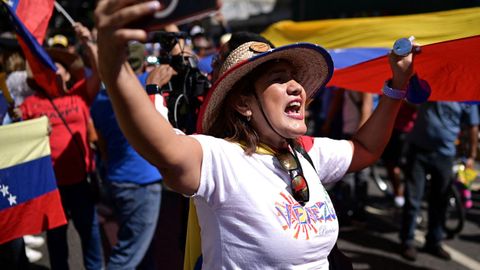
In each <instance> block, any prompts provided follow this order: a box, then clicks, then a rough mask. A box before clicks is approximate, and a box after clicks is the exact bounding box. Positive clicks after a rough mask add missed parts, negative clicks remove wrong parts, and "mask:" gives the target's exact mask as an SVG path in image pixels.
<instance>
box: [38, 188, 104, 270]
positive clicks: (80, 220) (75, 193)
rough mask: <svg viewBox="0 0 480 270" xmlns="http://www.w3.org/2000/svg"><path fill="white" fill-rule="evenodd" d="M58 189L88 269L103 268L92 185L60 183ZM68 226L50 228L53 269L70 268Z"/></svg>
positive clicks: (48, 235) (49, 250)
mask: <svg viewBox="0 0 480 270" xmlns="http://www.w3.org/2000/svg"><path fill="white" fill-rule="evenodd" d="M59 191H60V196H61V198H62V205H63V208H64V210H65V214H66V216H67V217H68V218H69V219H71V220H72V221H73V225H74V226H75V229H76V230H77V232H78V234H79V236H80V240H81V245H82V253H83V263H84V265H85V269H87V270H90V269H92V270H94V269H95V270H98V269H102V268H103V258H102V247H101V239H100V230H99V224H98V217H97V212H96V207H95V203H94V200H93V196H92V193H91V189H90V186H89V185H88V183H87V182H86V181H84V182H82V183H80V184H75V185H71V186H61V187H59ZM67 226H68V225H64V226H60V227H57V228H54V229H52V230H48V231H47V245H48V253H49V255H50V265H51V269H52V270H55V269H62V270H63V269H69V266H68V243H67Z"/></svg>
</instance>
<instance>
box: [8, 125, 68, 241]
mask: <svg viewBox="0 0 480 270" xmlns="http://www.w3.org/2000/svg"><path fill="white" fill-rule="evenodd" d="M47 125H48V119H47V118H46V117H41V118H37V119H35V120H29V121H23V122H19V123H16V124H10V125H5V126H0V153H1V154H0V228H1V229H0V244H1V243H5V242H7V241H10V240H13V239H16V238H18V237H21V236H23V235H26V234H37V233H40V232H42V231H44V230H47V229H51V228H54V227H57V226H60V225H63V224H65V223H66V219H65V215H64V212H63V207H62V204H61V200H60V194H59V192H58V189H57V185H56V180H55V175H54V172H53V168H52V160H51V158H50V144H49V138H48V131H47Z"/></svg>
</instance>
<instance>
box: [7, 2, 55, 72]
mask: <svg viewBox="0 0 480 270" xmlns="http://www.w3.org/2000/svg"><path fill="white" fill-rule="evenodd" d="M3 6H4V8H5V10H6V12H7V13H8V14H7V15H8V16H9V20H10V21H11V22H12V26H13V28H14V29H15V32H16V33H17V35H19V36H20V37H21V38H22V40H23V41H24V42H25V44H26V45H27V46H28V48H29V49H30V51H31V52H32V54H33V55H34V56H35V57H36V59H38V60H39V61H40V62H41V63H42V64H43V65H44V66H45V67H46V68H48V69H50V70H51V71H53V72H56V71H57V67H56V66H55V64H54V63H53V61H52V59H51V58H50V56H48V54H47V52H46V51H45V50H44V49H43V48H42V46H41V45H40V44H38V42H37V39H35V37H34V36H33V35H32V34H31V33H30V31H28V30H27V28H26V27H25V25H24V24H23V23H22V22H21V20H20V19H19V18H18V16H17V14H16V13H15V11H14V10H15V9H12V8H11V7H10V6H9V5H7V4H4V5H3ZM15 8H16V7H15Z"/></svg>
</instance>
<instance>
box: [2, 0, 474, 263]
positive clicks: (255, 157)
mask: <svg viewBox="0 0 480 270" xmlns="http://www.w3.org/2000/svg"><path fill="white" fill-rule="evenodd" d="M107 2H108V1H99V3H98V7H97V9H96V11H95V17H96V18H95V20H96V24H95V31H93V30H94V29H87V28H86V27H85V26H83V25H81V24H79V23H77V24H75V25H74V26H73V28H74V32H75V34H76V37H75V39H72V38H71V39H68V38H67V37H66V36H62V35H54V36H52V37H51V38H50V39H47V42H46V44H45V50H46V52H47V53H48V55H49V56H50V57H51V58H52V60H53V61H54V63H55V65H56V67H57V74H56V75H57V84H58V86H59V87H58V89H62V90H63V91H61V92H57V91H55V89H43V88H42V87H41V86H39V85H38V84H37V83H36V82H35V78H34V74H32V72H31V71H30V69H29V66H28V63H27V62H26V60H25V58H24V56H23V53H22V51H21V49H20V47H19V46H18V44H16V45H15V42H14V39H13V38H9V39H10V40H9V42H8V46H7V43H6V42H5V43H2V44H1V45H2V46H1V47H0V49H1V50H0V67H1V69H2V70H1V71H2V72H5V73H6V74H7V88H8V89H1V90H2V91H3V92H5V91H9V95H11V96H12V97H13V98H14V99H13V102H12V103H9V104H7V102H6V100H5V98H4V97H3V96H0V104H2V105H1V106H0V108H2V111H0V117H1V119H0V120H2V121H1V122H2V123H3V124H4V125H6V124H10V123H14V122H17V121H26V120H28V119H33V118H37V117H40V116H43V115H47V116H48V118H49V125H50V130H51V133H50V147H51V149H52V166H53V168H54V172H55V176H56V179H57V185H58V187H59V191H60V195H61V199H62V205H63V208H64V210H65V214H66V216H67V218H68V219H69V221H72V223H73V225H74V226H75V229H76V230H77V232H78V234H79V236H80V239H81V248H82V255H83V263H84V267H85V269H104V268H106V269H140V268H141V269H151V268H152V267H153V266H154V265H156V263H155V262H153V261H154V258H155V250H154V245H152V244H151V243H152V240H153V238H154V234H155V231H156V228H157V226H158V223H161V222H162V220H161V219H160V216H161V215H160V209H161V205H162V190H163V189H167V190H173V191H174V192H177V193H179V194H181V195H182V196H185V197H188V198H190V200H192V201H193V202H194V204H195V207H196V213H197V216H198V221H199V225H200V228H201V232H200V233H201V239H202V243H201V250H202V255H203V264H202V265H203V269H217V268H227V269H231V268H232V269H248V268H251V267H252V266H255V268H262V269H263V268H281V269H284V268H286V269H291V268H295V267H305V268H314V269H329V267H330V269H332V268H331V267H334V266H335V264H336V263H338V260H336V259H335V258H333V256H335V255H334V254H338V253H335V252H332V250H334V251H336V252H339V251H338V249H337V248H336V245H335V243H336V240H337V238H338V234H339V225H342V223H343V222H345V224H346V223H347V222H348V221H350V219H355V220H360V221H362V222H368V219H367V216H368V213H366V211H365V205H366V203H367V201H368V198H367V196H368V190H367V184H368V181H369V175H368V167H369V166H370V165H372V164H374V163H375V162H377V160H378V159H380V158H382V160H383V161H384V165H385V166H386V169H387V172H388V176H389V178H390V179H391V181H392V183H393V186H394V196H393V201H394V204H395V205H396V207H399V208H402V209H403V217H402V226H401V230H400V232H399V235H400V242H399V243H400V245H401V250H400V254H401V255H402V256H403V257H404V258H406V259H408V260H415V259H416V257H417V251H416V250H417V247H416V246H415V242H414V232H415V227H416V222H415V217H416V216H417V214H418V212H419V209H420V203H421V201H422V198H423V194H424V193H425V187H426V174H430V175H431V176H432V181H430V182H431V185H430V186H429V188H430V192H429V199H428V203H429V212H428V213H429V217H428V220H429V225H428V234H427V236H426V245H425V250H426V251H427V252H429V253H431V254H433V255H435V256H437V257H440V258H442V259H445V260H449V259H450V255H449V254H448V252H447V251H445V250H444V249H443V248H442V240H443V233H442V224H443V223H442V222H443V221H444V219H445V211H446V210H445V209H446V203H447V202H446V192H447V187H448V186H449V185H450V184H451V181H452V175H451V174H452V171H451V168H452V166H453V162H454V158H455V157H456V155H457V152H456V148H455V146H456V144H455V143H456V140H457V138H458V135H459V133H460V132H466V133H467V134H469V135H471V136H470V140H469V141H468V144H469V146H470V147H469V148H468V149H469V151H468V152H467V153H466V154H465V155H466V161H465V165H466V166H467V167H469V168H473V166H474V162H475V159H476V154H477V140H478V124H479V116H478V106H477V105H472V104H464V103H459V102H432V101H428V102H425V103H422V104H413V103H411V102H408V101H405V97H406V95H407V91H415V90H418V89H416V88H418V85H415V86H413V85H414V84H413V83H412V78H413V79H418V78H416V77H415V76H414V74H415V70H414V61H415V60H414V59H415V53H417V50H413V51H412V52H411V53H410V54H408V55H406V56H398V55H395V54H394V53H393V52H392V53H390V54H389V55H388V58H389V64H390V68H391V70H392V74H393V76H392V78H385V80H386V83H385V86H384V87H383V90H382V95H381V97H377V98H378V100H377V101H374V98H375V97H374V96H373V95H372V94H367V93H361V92H358V91H354V90H355V89H352V90H350V89H343V88H339V89H328V90H327V89H325V85H326V84H327V82H328V81H329V79H330V78H331V76H332V74H333V72H334V71H333V63H332V59H331V57H330V55H329V54H328V52H327V51H326V50H325V49H324V48H322V47H321V46H318V45H315V44H310V43H297V44H292V45H286V46H281V47H276V46H275V45H274V44H272V43H271V42H270V41H268V40H267V39H265V38H264V37H262V36H260V35H258V34H255V33H250V32H233V33H230V29H229V27H228V25H227V24H226V22H225V21H224V19H223V18H222V17H221V16H220V15H219V16H217V18H218V20H219V23H218V25H220V26H221V27H220V30H218V31H216V33H215V35H214V34H213V33H210V32H209V31H208V30H207V29H206V28H204V27H203V25H201V24H191V25H188V29H179V28H178V27H177V26H175V25H167V26H165V29H164V30H165V31H166V32H178V31H180V30H186V31H187V33H188V34H189V38H187V39H184V38H177V39H176V40H175V43H174V46H172V48H170V50H169V51H168V52H165V51H162V50H165V48H162V44H158V43H155V42H154V43H152V42H149V41H148V40H147V33H146V32H145V31H142V30H138V29H137V30H132V29H128V28H127V26H126V24H127V23H128V21H129V20H134V19H137V18H140V17H141V16H146V15H149V14H151V13H152V12H154V11H156V10H158V9H159V6H158V2H149V3H133V2H132V3H130V2H131V1H130V2H129V4H128V5H127V4H122V1H117V2H111V3H110V2H108V3H107ZM123 2H126V1H123ZM155 3H156V4H155ZM118 18H129V19H128V20H124V22H119V21H118ZM5 40H6V39H5V38H2V40H1V41H2V42H4V41H5ZM12 41H13V43H12ZM12 44H13V45H12ZM414 47H415V46H414ZM80 52H81V53H80ZM165 53H167V54H168V56H169V57H170V58H169V59H174V58H175V56H181V57H182V58H181V59H182V60H185V59H195V60H197V62H196V64H197V65H195V68H196V67H197V66H198V71H197V70H196V69H195V70H194V71H195V72H199V74H201V75H204V76H205V78H207V79H208V81H209V84H205V88H207V87H206V85H208V86H209V87H208V89H205V91H204V92H202V93H200V94H199V95H195V96H192V97H189V98H192V99H194V100H195V101H196V102H198V104H199V106H198V107H196V108H194V109H193V110H192V111H193V112H194V117H195V119H194V120H193V121H187V122H186V123H189V124H190V125H194V126H190V127H188V128H179V127H178V126H175V125H174V124H172V123H174V122H175V123H176V122H177V116H178V115H177V114H173V113H172V111H177V108H176V107H175V106H176V105H175V104H176V102H171V100H169V98H170V99H172V97H176V96H175V93H174V92H175V91H177V92H180V93H181V94H184V95H186V93H189V92H188V91H185V89H172V88H181V87H184V85H182V84H179V83H178V81H185V80H184V79H185V77H181V76H187V75H185V70H184V66H182V65H180V66H179V65H177V64H176V62H175V63H174V62H164V61H161V59H162V57H164V55H165ZM181 63H183V62H181ZM189 68H191V66H189ZM189 74H190V73H189ZM188 76H192V75H188ZM178 78H180V79H178ZM188 78H191V77H188ZM195 78H197V77H195ZM210 86H211V87H210ZM152 87H154V88H155V89H156V90H154V91H151V89H152ZM167 88H168V89H169V90H168V91H165V90H162V89H167ZM319 91H320V92H322V91H325V92H326V91H331V96H330V97H328V99H325V100H322V101H320V102H318V100H316V101H315V102H313V103H312V105H311V106H316V105H318V104H323V106H325V108H323V109H322V110H323V111H324V117H323V119H322V123H315V125H312V127H314V128H315V130H311V129H310V130H309V129H308V128H307V123H308V121H307V120H309V119H315V118H316V117H317V116H316V115H312V114H313V113H314V112H318V111H319V110H316V109H315V108H313V109H310V110H308V111H307V104H308V103H309V101H310V100H312V99H314V98H315V99H318V98H321V97H323V98H325V97H327V96H326V95H319V94H318V92H319ZM172 92H173V93H172ZM322 93H323V92H322ZM326 93H327V92H326ZM187 100H188V102H187V104H192V103H189V102H190V101H191V99H187ZM327 101H328V102H327ZM171 104H173V105H171ZM195 104H197V103H195ZM187 117H190V116H187ZM189 120H191V119H189ZM309 126H310V125H309ZM335 128H337V130H334V129H335ZM191 130H196V132H195V134H192V133H193V132H190V131H191ZM305 134H310V135H312V136H306V135H305ZM92 174H95V175H100V176H101V179H102V181H101V182H100V184H101V186H100V188H101V189H102V190H101V192H100V193H98V192H97V193H95V192H93V191H92V185H93V184H95V183H93V182H92V177H91V175H92ZM342 183H344V184H343V185H345V184H346V185H349V186H350V188H349V190H350V192H351V194H352V196H351V197H350V198H349V200H352V201H348V202H347V201H342V200H341V199H339V198H338V196H336V192H337V191H338V189H341V187H340V188H338V186H337V189H336V188H333V189H327V188H326V187H327V186H329V185H340V184H342ZM97 184H98V183H97ZM99 196H100V197H99ZM330 196H332V198H333V199H331V198H330ZM332 201H333V203H332ZM99 204H103V205H107V206H108V207H109V208H110V209H112V211H113V212H114V213H115V217H116V222H117V223H118V233H117V236H116V241H115V243H113V246H112V247H111V248H110V249H109V250H108V252H106V250H105V249H104V248H102V236H101V228H100V227H101V224H100V222H99V211H98V208H97V206H98V205H99ZM342 211H347V212H348V211H350V212H349V213H348V214H346V215H342ZM343 216H346V217H347V219H343ZM339 223H340V224H339ZM178 225H179V226H184V225H185V224H183V225H180V224H178ZM67 228H68V225H65V226H61V227H58V228H55V229H51V230H48V231H47V232H46V244H47V247H48V253H49V261H50V266H51V269H68V268H69V265H68V257H69V250H68V242H67V241H68V239H67ZM298 228H300V229H298ZM25 240H26V239H25ZM25 240H24V238H21V239H16V240H13V241H11V242H9V243H4V244H2V245H0V262H5V264H4V265H9V266H12V269H24V267H25V266H26V265H27V264H28V262H27V261H26V260H27V259H30V260H31V261H32V260H33V259H32V256H28V258H27V256H26V255H27V254H26V253H25ZM183 240H184V238H181V237H180V238H179V241H183ZM164 245H170V243H164ZM290 247H295V248H294V249H291V248H290ZM6 254H8V255H6ZM10 254H15V256H10ZM336 256H338V255H336ZM337 259H338V257H337ZM7 262H8V264H7ZM347 264H349V262H348V261H347ZM140 265H142V266H141V267H140Z"/></svg>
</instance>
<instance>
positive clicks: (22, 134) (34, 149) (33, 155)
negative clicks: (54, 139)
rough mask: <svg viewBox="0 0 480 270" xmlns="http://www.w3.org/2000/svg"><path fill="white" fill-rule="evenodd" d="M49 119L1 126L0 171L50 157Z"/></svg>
mask: <svg viewBox="0 0 480 270" xmlns="http://www.w3.org/2000/svg"><path fill="white" fill-rule="evenodd" d="M47 126H48V118H47V117H45V116H43V117H40V118H37V119H34V120H28V121H23V122H18V123H15V124H10V125H4V126H0V169H3V168H8V167H11V166H13V165H16V164H20V163H24V162H27V161H31V160H34V159H38V158H41V157H45V156H48V155H50V142H49V138H48V131H47Z"/></svg>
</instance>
